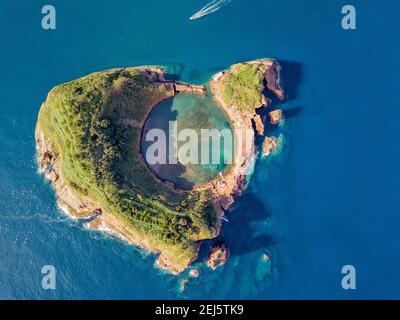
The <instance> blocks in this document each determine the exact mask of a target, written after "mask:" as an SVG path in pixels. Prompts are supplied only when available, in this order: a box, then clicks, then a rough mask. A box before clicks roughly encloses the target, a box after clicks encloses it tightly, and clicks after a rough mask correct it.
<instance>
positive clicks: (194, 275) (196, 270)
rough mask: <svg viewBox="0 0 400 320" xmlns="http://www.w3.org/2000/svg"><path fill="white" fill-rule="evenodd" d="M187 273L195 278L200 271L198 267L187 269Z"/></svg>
mask: <svg viewBox="0 0 400 320" xmlns="http://www.w3.org/2000/svg"><path fill="white" fill-rule="evenodd" d="M189 275H190V276H191V277H192V278H197V277H198V276H199V275H200V272H199V270H198V269H191V270H190V271H189Z"/></svg>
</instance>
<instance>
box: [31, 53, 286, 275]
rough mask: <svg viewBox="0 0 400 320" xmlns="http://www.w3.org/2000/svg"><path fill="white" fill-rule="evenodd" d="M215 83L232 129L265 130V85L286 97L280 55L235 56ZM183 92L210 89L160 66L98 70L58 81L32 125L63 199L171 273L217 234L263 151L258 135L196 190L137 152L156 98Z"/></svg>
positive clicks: (43, 163) (43, 166) (78, 215)
mask: <svg viewBox="0 0 400 320" xmlns="http://www.w3.org/2000/svg"><path fill="white" fill-rule="evenodd" d="M209 87H210V88H211V92H210V94H212V95H213V98H214V100H215V101H216V102H217V104H218V106H220V107H221V109H222V110H223V111H224V113H225V114H226V116H227V119H228V120H229V122H230V123H231V126H232V129H234V132H235V134H237V133H238V132H240V131H241V130H249V129H250V130H253V135H254V133H255V126H256V124H257V126H258V128H259V129H258V130H257V131H258V132H259V133H261V134H262V132H261V131H263V130H261V129H260V128H261V126H263V123H262V121H260V119H258V117H259V116H258V115H257V112H256V110H257V109H258V108H261V107H264V108H265V107H267V106H268V104H269V102H270V99H268V98H267V97H266V96H265V95H264V93H265V92H266V91H269V92H270V93H272V94H274V95H276V96H277V97H278V98H279V99H283V98H284V91H283V90H282V88H281V87H280V65H279V63H278V62H277V61H276V60H273V59H260V60H255V61H250V62H245V63H239V64H236V65H234V66H232V67H231V68H230V69H228V70H226V71H222V72H220V73H218V74H216V75H214V76H213V77H212V79H211V81H210V86H209ZM181 93H189V94H202V95H204V94H206V93H207V92H206V87H205V86H202V85H201V86H199V85H191V84H187V83H183V82H177V81H175V80H171V79H169V78H168V77H167V76H166V72H165V70H164V69H163V68H161V67H150V66H149V67H131V68H119V69H111V70H106V71H102V72H96V73H93V74H90V75H88V76H85V77H83V78H80V79H77V80H74V81H71V82H68V83H64V84H61V85H59V86H57V87H55V88H53V89H52V90H51V91H50V92H49V93H48V96H47V98H46V100H45V101H44V103H43V104H42V106H41V108H40V111H39V115H38V121H37V125H36V130H35V140H36V150H37V161H38V164H39V170H40V172H41V173H43V174H44V176H45V177H46V178H47V179H48V180H50V181H51V184H52V185H53V187H54V189H55V192H56V196H57V203H58V206H59V207H60V208H61V209H62V210H63V211H64V212H66V213H67V214H68V215H70V216H71V217H73V218H75V219H84V220H85V221H88V226H89V227H90V228H92V229H96V230H102V231H106V232H108V233H110V234H113V235H116V236H118V237H120V238H121V239H123V240H125V241H127V242H128V243H129V244H132V245H135V246H140V247H142V248H143V249H144V250H146V251H150V252H154V253H156V254H158V257H157V260H156V264H157V265H158V266H159V267H161V268H163V269H166V270H167V271H169V272H170V273H172V274H178V273H180V272H182V271H183V270H185V269H186V268H187V267H188V266H189V265H190V264H191V263H192V262H193V261H194V260H196V259H197V257H198V252H199V248H200V244H201V241H202V240H205V239H212V238H215V237H217V236H218V234H219V232H220V228H221V224H222V222H221V218H222V217H223V216H224V214H225V212H226V211H227V210H228V209H229V208H230V206H231V205H232V203H233V202H234V197H236V196H238V195H240V194H241V193H242V192H243V190H244V189H245V187H246V177H247V174H246V172H247V170H248V168H249V166H250V165H251V163H252V162H253V161H254V159H255V157H256V154H257V148H256V147H255V145H254V144H255V142H254V141H255V140H254V137H253V138H252V139H251V144H252V145H251V146H250V148H249V146H244V145H243V146H241V148H243V150H236V151H235V155H234V159H233V163H232V164H231V165H230V167H229V169H228V170H226V171H225V172H224V174H220V175H219V176H218V177H217V178H216V179H214V180H213V181H211V182H209V183H205V184H203V185H195V186H194V187H193V188H192V189H191V190H180V189H179V188H176V187H175V186H174V185H173V184H171V183H167V182H165V181H161V180H160V179H159V178H157V176H155V175H154V173H153V172H152V171H151V170H150V169H149V167H148V165H147V164H146V162H145V159H144V157H143V155H142V154H141V152H140V141H141V136H142V129H143V126H144V122H145V120H146V118H147V117H148V115H149V113H150V112H151V111H152V109H153V108H154V107H155V106H156V105H157V104H159V103H160V102H161V101H163V100H166V99H170V98H173V97H174V96H176V95H178V94H181ZM236 138H237V139H238V140H240V139H244V135H240V134H237V137H236ZM239 151H242V152H239Z"/></svg>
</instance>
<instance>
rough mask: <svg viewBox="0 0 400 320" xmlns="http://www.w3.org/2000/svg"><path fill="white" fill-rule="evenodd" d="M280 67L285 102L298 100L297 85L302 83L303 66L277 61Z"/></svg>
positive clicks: (292, 62)
mask: <svg viewBox="0 0 400 320" xmlns="http://www.w3.org/2000/svg"><path fill="white" fill-rule="evenodd" d="M279 63H280V65H281V67H282V71H281V78H282V84H283V89H284V90H285V95H286V97H285V100H284V101H283V103H285V102H289V101H292V100H296V99H297V98H298V90H299V85H300V83H301V82H302V81H303V66H302V64H301V63H299V62H294V61H287V60H283V61H282V60H279Z"/></svg>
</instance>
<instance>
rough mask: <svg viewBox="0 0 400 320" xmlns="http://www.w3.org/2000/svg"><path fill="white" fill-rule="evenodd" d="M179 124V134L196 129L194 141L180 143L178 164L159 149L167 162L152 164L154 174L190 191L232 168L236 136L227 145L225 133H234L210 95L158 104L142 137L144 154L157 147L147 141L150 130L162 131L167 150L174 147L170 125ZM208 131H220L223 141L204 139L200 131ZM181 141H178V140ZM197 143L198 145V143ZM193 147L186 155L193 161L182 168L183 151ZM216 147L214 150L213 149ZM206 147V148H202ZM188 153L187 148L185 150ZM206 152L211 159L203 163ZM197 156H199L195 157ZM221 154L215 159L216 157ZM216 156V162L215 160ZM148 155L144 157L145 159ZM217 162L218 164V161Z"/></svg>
mask: <svg viewBox="0 0 400 320" xmlns="http://www.w3.org/2000/svg"><path fill="white" fill-rule="evenodd" d="M174 123H176V131H177V133H178V134H179V132H185V131H183V130H186V132H187V130H188V129H189V130H194V131H193V134H195V135H194V137H193V138H190V139H189V138H188V137H186V139H184V140H183V139H182V141H181V140H179V141H177V146H176V153H177V159H178V163H177V164H171V163H170V161H168V160H169V159H168V155H167V154H166V153H163V152H162V151H161V149H160V148H158V152H157V154H158V153H160V154H161V153H163V156H164V157H165V159H166V160H167V161H166V163H164V162H163V163H161V164H160V163H157V164H152V165H150V168H151V169H152V170H153V172H155V173H156V175H157V176H158V177H160V178H161V179H163V180H168V181H171V182H173V183H174V184H175V185H176V186H178V187H180V188H184V189H190V188H192V187H193V186H194V185H196V184H202V183H207V182H209V181H211V180H213V179H214V178H216V177H217V176H218V174H219V173H220V172H223V171H224V170H225V169H227V168H228V167H229V163H231V161H229V160H231V159H232V152H233V135H232V134H231V137H232V139H230V140H229V141H228V143H224V139H223V138H222V134H221V133H223V130H229V131H228V132H232V130H231V126H230V124H229V122H228V120H227V118H226V117H225V115H224V114H223V111H222V110H221V109H220V108H219V107H218V106H217V105H216V104H215V103H214V102H213V100H212V98H211V97H210V96H209V95H207V96H206V97H204V96H200V95H194V94H181V95H178V96H176V97H174V98H172V99H168V100H165V101H163V102H161V103H159V104H158V105H157V106H156V107H155V108H154V109H153V111H152V112H151V113H150V115H149V117H148V119H147V120H146V122H145V126H144V132H143V133H144V134H143V137H142V144H141V145H142V148H141V151H142V153H143V154H144V155H146V154H147V151H148V150H149V149H148V148H149V147H151V146H152V145H155V144H157V143H158V142H157V141H156V142H154V140H153V139H152V138H148V136H149V135H150V132H151V131H150V130H153V129H156V130H158V129H161V130H162V132H164V133H165V137H166V139H165V140H166V146H167V148H166V150H169V149H170V148H171V146H170V145H171V144H170V143H169V138H170V137H173V134H172V132H170V126H171V125H173V124H174ZM202 129H203V130H204V129H209V130H210V132H211V130H218V132H219V134H220V137H221V139H219V140H216V141H213V144H211V143H210V142H211V141H212V140H211V139H210V138H209V137H208V136H206V135H204V134H203V136H202V134H201V130H202ZM177 140H178V139H177ZM196 142H197V143H196ZM203 142H204V143H205V144H208V145H209V147H208V148H207V150H203V149H202V145H204V143H203ZM185 145H186V146H188V145H190V149H191V150H193V149H195V150H196V151H195V152H191V151H190V152H189V151H188V152H187V157H188V158H189V159H190V162H189V163H187V164H186V163H185V165H182V163H181V161H180V157H179V150H180V148H184V147H185ZM213 146H214V147H213ZM203 148H204V147H203ZM185 150H186V149H185ZM203 152H207V153H208V155H209V157H207V161H203V162H202V161H201V157H202V155H203V156H204V154H206V153H204V154H203ZM196 153H197V154H196ZM214 153H215V155H219V156H217V157H215V155H214ZM213 155H214V158H215V159H214V160H213V158H212V157H213ZM146 157H147V156H145V159H146ZM215 160H218V161H215Z"/></svg>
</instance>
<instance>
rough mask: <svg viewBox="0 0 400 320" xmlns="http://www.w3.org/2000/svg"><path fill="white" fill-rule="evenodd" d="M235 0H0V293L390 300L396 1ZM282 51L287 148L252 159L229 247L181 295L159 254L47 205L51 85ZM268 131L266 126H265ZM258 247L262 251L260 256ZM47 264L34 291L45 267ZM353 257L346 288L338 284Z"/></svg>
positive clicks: (189, 69) (206, 70)
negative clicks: (52, 17)
mask: <svg viewBox="0 0 400 320" xmlns="http://www.w3.org/2000/svg"><path fill="white" fill-rule="evenodd" d="M350 2H351V3H352V4H353V5H354V6H355V7H356V9H357V29H356V30H353V31H345V30H343V29H342V28H341V19H342V14H341V8H342V6H343V5H345V4H347V3H345V2H343V1H339V0H325V1H320V0H304V1H298V0H281V1H272V0H236V1H233V2H231V3H229V4H228V5H226V6H224V7H223V8H221V10H219V11H217V12H215V13H213V14H210V15H208V16H205V17H203V18H202V19H199V20H193V21H190V20H189V17H190V16H192V15H193V14H194V13H195V12H196V11H198V10H199V9H200V8H201V7H203V6H204V5H205V4H206V3H207V0H204V1H203V0H173V1H171V0H146V1H136V0H135V1H132V0H121V1H116V2H113V3H111V2H110V1H105V0H96V1H77V0H71V1H61V0H53V1H52V4H53V5H54V6H55V7H56V9H57V29H56V30H52V31H45V30H43V29H42V28H41V18H42V15H41V8H42V5H43V1H38V0H31V1H20V0H16V1H1V2H0V41H1V42H0V84H1V86H0V97H1V103H0V298H2V299H11V298H18V299H31V298H35V299H52V298H63V299H77V298H84V299H95V298H101V299H114V298H121V299H172V298H187V299H200V298H209V299H216V298H229V299H238V298H243V299H250V298H251V299H280V298H287V299H299V298H301V299H304V298H322V299H333V298H340V299H354V298H400V268H399V267H398V265H399V263H400V232H399V225H400V210H399V209H400V205H399V199H400V185H399V176H400V175H399V174H400V169H399V168H400V166H399V163H400V152H399V149H398V137H399V128H400V126H399V123H400V122H399V121H400V103H399V97H398V93H399V92H400V82H399V80H398V78H399V74H398V73H399V70H400V61H399V49H400V45H399V42H398V41H397V40H396V39H397V35H398V34H399V32H400V23H399V19H398V15H399V12H400V2H399V1H396V0H392V1H389V0H384V1H373V0H362V1H361V0H352V1H350ZM261 57H274V58H276V59H278V60H280V61H281V64H282V67H283V81H284V86H285V89H286V92H287V99H286V100H285V101H284V102H283V103H282V104H281V107H282V108H283V109H284V110H285V114H286V121H285V126H284V127H283V128H279V131H280V132H283V133H284V134H285V137H286V142H285V145H284V149H283V152H282V153H281V154H280V155H279V156H276V157H274V158H271V159H268V160H261V161H259V162H258V163H257V164H256V168H255V173H254V175H253V177H252V179H251V181H250V184H249V187H248V189H247V192H246V193H245V194H244V195H243V196H242V197H240V198H239V199H237V201H236V203H235V205H234V207H233V209H232V210H231V212H230V214H229V216H228V217H229V222H227V223H225V224H224V226H223V230H222V233H221V238H222V239H223V240H224V241H225V242H226V243H227V244H228V246H229V247H230V248H231V258H230V260H229V261H228V262H227V264H226V265H225V266H223V267H221V268H219V269H217V270H216V271H210V270H209V269H208V268H207V267H206V266H205V264H204V258H205V256H206V254H207V251H208V248H209V246H210V244H212V241H208V242H205V243H204V244H203V247H202V250H201V254H200V259H199V261H198V262H196V263H195V264H194V266H196V267H198V268H199V270H200V274H201V275H200V277H199V278H197V279H190V281H189V283H188V284H187V285H186V289H185V290H184V291H182V290H180V286H181V284H182V281H183V280H184V279H186V278H187V277H188V275H187V273H184V274H182V275H180V276H178V277H174V276H171V275H168V274H166V273H165V272H163V271H161V270H159V269H157V268H155V267H154V261H155V257H154V256H153V255H148V254H146V253H143V252H141V251H140V250H138V249H136V248H133V247H130V246H128V245H126V244H124V243H123V242H121V241H119V240H116V239H112V238H110V237H108V236H106V235H103V234H101V233H98V232H93V231H88V230H86V229H85V228H84V227H83V226H82V225H81V224H79V223H77V222H74V221H72V220H70V219H68V218H67V217H66V216H64V215H63V214H62V213H60V212H59V210H58V209H57V207H56V205H55V200H56V199H55V196H54V192H53V190H52V188H51V186H50V185H49V183H47V182H45V181H44V180H43V179H42V177H41V176H39V175H38V174H37V166H36V163H35V144H34V128H35V124H36V119H37V113H38V111H39V108H40V105H41V103H42V102H43V101H44V99H45V98H46V94H47V92H48V91H49V90H50V89H51V88H52V87H54V86H56V85H58V84H60V83H63V82H66V81H70V80H73V79H75V78H78V77H81V76H83V75H86V74H88V73H90V72H94V71H99V70H103V69H108V68H112V67H122V66H132V65H143V64H163V65H170V66H174V67H175V69H176V72H177V73H178V74H179V76H180V78H181V79H182V80H184V81H193V82H202V81H203V79H205V78H207V77H209V75H210V74H212V73H214V72H216V71H218V70H220V69H222V68H225V67H227V66H229V65H231V64H233V63H236V62H240V61H246V60H251V59H255V58H261ZM271 134H272V133H271ZM265 252H267V253H268V254H269V255H270V260H269V261H268V262H264V261H263V259H262V255H263V253H265ZM44 265H53V266H54V267H55V268H56V270H57V273H56V275H57V287H56V290H43V289H42V287H41V279H42V274H41V269H42V267H43V266H44ZM344 265H353V266H354V267H355V268H356V271H357V289H356V290H347V291H346V290H343V289H342V287H341V280H342V277H343V275H342V274H341V269H342V267H343V266H344Z"/></svg>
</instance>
